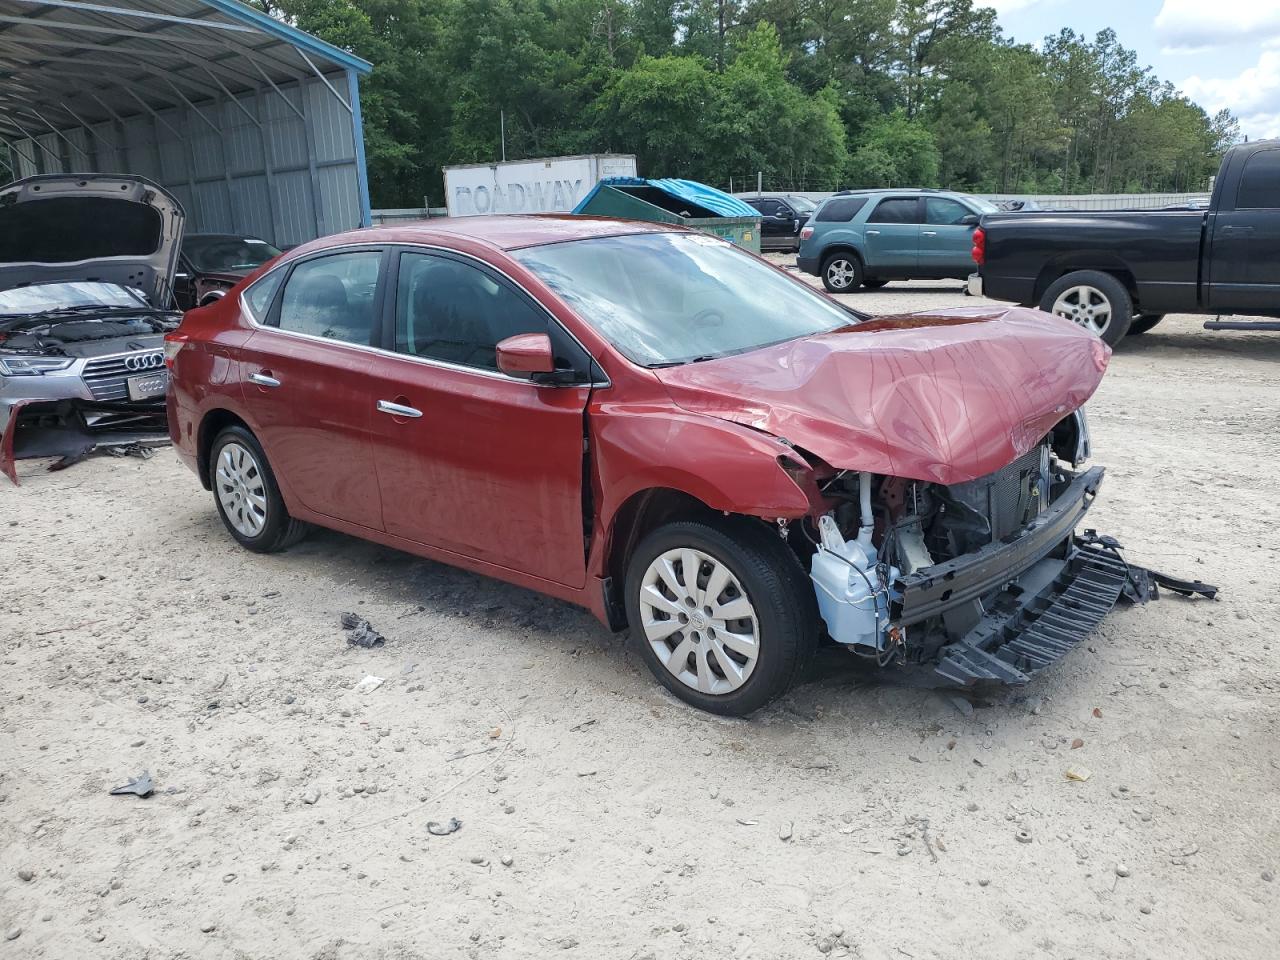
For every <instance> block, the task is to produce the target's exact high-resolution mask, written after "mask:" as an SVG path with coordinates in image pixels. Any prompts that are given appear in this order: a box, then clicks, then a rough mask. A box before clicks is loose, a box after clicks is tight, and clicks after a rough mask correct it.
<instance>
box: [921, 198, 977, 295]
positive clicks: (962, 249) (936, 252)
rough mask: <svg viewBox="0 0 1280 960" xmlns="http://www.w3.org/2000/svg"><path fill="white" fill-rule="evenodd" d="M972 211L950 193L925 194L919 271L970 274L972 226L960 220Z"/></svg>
mask: <svg viewBox="0 0 1280 960" xmlns="http://www.w3.org/2000/svg"><path fill="white" fill-rule="evenodd" d="M972 212H973V211H971V210H970V209H969V208H968V207H966V206H965V205H964V204H962V203H960V202H958V201H956V200H952V199H950V198H948V197H926V198H925V201H924V223H923V224H921V226H920V271H921V274H922V275H923V276H931V277H967V276H968V275H969V274H970V273H972V272H973V271H974V269H975V267H974V263H973V255H972V254H971V253H970V251H971V250H972V249H973V226H972V225H969V224H963V223H960V222H959V221H960V219H961V218H962V217H967V216H969V215H970V214H971V213H972Z"/></svg>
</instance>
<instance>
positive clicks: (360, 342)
mask: <svg viewBox="0 0 1280 960" xmlns="http://www.w3.org/2000/svg"><path fill="white" fill-rule="evenodd" d="M382 259H383V253H382V251H381V250H369V249H360V250H352V251H336V252H333V253H329V254H326V255H324V256H319V257H313V258H309V259H306V260H301V261H299V262H298V263H297V264H296V265H295V266H294V267H293V268H292V269H291V270H290V272H289V275H288V277H287V278H286V279H285V280H284V283H283V289H282V290H281V291H280V292H279V294H278V295H276V293H275V292H274V289H273V286H272V285H271V284H268V283H267V282H266V281H267V280H268V279H269V278H264V280H263V281H261V282H260V283H259V284H258V285H255V287H254V288H253V289H251V290H250V291H249V294H248V296H247V299H248V301H249V303H250V305H251V307H252V308H253V309H254V310H255V311H256V310H259V309H261V308H262V306H263V305H264V303H265V300H270V301H271V304H270V305H269V306H267V308H266V310H265V311H264V312H265V323H264V325H263V326H261V327H259V328H258V329H257V330H255V331H254V333H253V335H252V336H251V337H250V338H249V341H248V343H246V345H245V347H244V348H243V353H242V358H241V360H242V362H241V370H242V372H243V376H244V379H245V382H244V397H245V404H246V407H247V408H248V411H249V414H250V418H251V420H252V423H251V424H250V425H251V426H252V427H253V429H254V432H255V433H256V434H257V436H258V439H259V441H261V443H262V446H263V449H264V450H265V451H266V453H267V459H268V460H269V461H270V463H271V467H272V469H273V470H274V471H275V472H276V474H277V475H278V476H279V478H280V479H281V481H282V482H283V484H284V485H285V486H286V487H287V489H288V490H289V492H290V493H291V494H292V496H293V497H294V498H296V499H297V500H298V501H300V502H301V504H302V506H304V507H306V508H307V509H309V510H313V511H315V512H316V513H319V514H322V515H324V516H327V517H334V518H336V519H339V520H346V521H348V522H350V523H356V524H360V525H361V526H364V527H369V528H371V529H374V530H380V529H382V501H381V497H380V494H379V492H378V482H377V476H376V474H375V472H374V466H373V447H372V443H371V441H370V430H371V426H372V413H371V410H372V407H373V402H374V396H373V385H372V384H371V382H370V380H369V376H368V373H369V368H370V366H371V364H372V363H373V358H374V353H373V351H372V350H371V349H370V346H371V344H372V343H373V342H374V340H375V339H376V337H377V336H378V326H379V324H378V320H379V316H380V309H379V307H378V296H379V294H380V286H379V280H378V278H379V276H380V274H381V272H382V271H381V267H382ZM260 291H265V292H263V298H262V299H260V298H259V296H258V294H259V293H260Z"/></svg>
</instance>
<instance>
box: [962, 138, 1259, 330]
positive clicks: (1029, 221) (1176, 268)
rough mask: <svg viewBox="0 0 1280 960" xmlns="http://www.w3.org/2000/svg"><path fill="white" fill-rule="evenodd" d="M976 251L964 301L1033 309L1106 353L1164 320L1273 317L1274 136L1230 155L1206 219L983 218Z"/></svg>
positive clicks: (1183, 215) (1220, 325)
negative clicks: (980, 298) (978, 298)
mask: <svg viewBox="0 0 1280 960" xmlns="http://www.w3.org/2000/svg"><path fill="white" fill-rule="evenodd" d="M973 251H974V259H975V260H976V261H977V264H978V269H977V272H976V273H975V274H973V276H972V278H971V279H970V281H969V290H970V292H971V293H977V294H984V295H986V296H988V297H993V298H995V299H996V300H1010V301H1013V302H1014V303H1020V304H1025V305H1032V304H1035V305H1038V306H1039V307H1040V309H1041V310H1043V311H1045V312H1046V313H1054V314H1057V315H1058V316H1061V317H1066V318H1067V319H1069V320H1072V321H1074V322H1075V323H1078V324H1080V325H1081V326H1082V327H1084V328H1086V329H1087V330H1089V331H1091V332H1093V333H1096V334H1097V335H1098V336H1100V337H1101V338H1102V339H1103V340H1105V341H1106V342H1107V343H1109V344H1111V345H1113V346H1114V345H1115V344H1117V343H1119V342H1120V341H1121V340H1122V339H1123V338H1124V337H1125V336H1126V335H1127V334H1139V333H1146V332H1147V331H1148V330H1150V329H1151V328H1152V327H1154V326H1155V325H1156V324H1158V323H1159V322H1160V321H1161V320H1162V319H1164V316H1165V314H1166V313H1205V314H1245V315H1249V316H1258V317H1280V270H1277V269H1276V264H1277V263H1280V140H1260V141H1257V142H1255V143H1246V144H1241V145H1240V146H1237V147H1233V148H1232V149H1231V150H1229V151H1227V154H1226V156H1224V157H1223V158H1222V166H1221V168H1220V169H1219V171H1218V176H1217V179H1216V180H1215V181H1214V188H1213V195H1212V197H1211V199H1210V201H1209V209H1208V210H1207V211H1204V210H1195V209H1191V210H1187V209H1182V210H1122V211H1114V212H1088V213H1083V212H1077V213H1061V212H1059V213H1022V214H1017V215H1012V216H1010V215H997V216H984V217H983V218H982V227H981V230H980V231H978V232H977V233H976V234H975V236H974V248H973ZM1205 326H1206V327H1208V328H1210V329H1264V330H1280V323H1276V322H1274V321H1272V322H1265V321H1264V322H1257V321H1217V322H1210V323H1206V324H1205Z"/></svg>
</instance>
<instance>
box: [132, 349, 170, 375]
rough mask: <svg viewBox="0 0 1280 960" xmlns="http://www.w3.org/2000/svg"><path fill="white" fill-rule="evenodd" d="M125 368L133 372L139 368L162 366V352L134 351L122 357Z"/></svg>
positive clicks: (148, 368)
mask: <svg viewBox="0 0 1280 960" xmlns="http://www.w3.org/2000/svg"><path fill="white" fill-rule="evenodd" d="M124 365H125V369H126V370H133V371H135V372H137V371H140V370H155V369H157V368H159V367H163V366H164V354H163V353H135V354H133V355H132V356H129V357H125V358H124Z"/></svg>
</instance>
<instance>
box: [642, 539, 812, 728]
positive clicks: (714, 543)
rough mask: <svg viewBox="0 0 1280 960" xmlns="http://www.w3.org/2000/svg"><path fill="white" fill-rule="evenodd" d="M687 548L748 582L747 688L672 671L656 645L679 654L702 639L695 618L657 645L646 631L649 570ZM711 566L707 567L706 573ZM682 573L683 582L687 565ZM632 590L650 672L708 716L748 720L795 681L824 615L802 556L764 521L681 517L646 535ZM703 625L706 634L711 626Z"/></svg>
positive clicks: (712, 633) (712, 653)
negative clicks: (752, 654)
mask: <svg viewBox="0 0 1280 960" xmlns="http://www.w3.org/2000/svg"><path fill="white" fill-rule="evenodd" d="M684 548H692V549H694V550H697V551H699V552H701V553H703V554H705V555H707V556H708V557H711V558H713V559H714V561H715V562H717V563H720V564H723V565H724V566H725V567H726V568H727V569H728V571H729V573H730V574H732V576H733V578H734V579H736V581H737V583H738V584H740V585H741V590H742V594H743V595H745V597H746V599H747V600H748V601H749V603H750V605H751V607H752V608H753V612H754V614H755V618H754V619H755V626H756V637H757V640H756V644H757V655H756V659H755V665H754V668H753V669H752V670H751V672H750V673H749V675H748V676H747V677H746V679H745V680H744V681H742V683H741V685H740V686H738V687H737V688H736V689H733V690H731V691H729V692H725V693H706V692H703V691H700V690H697V689H695V688H694V687H693V686H690V685H689V684H688V683H686V682H684V681H682V680H681V679H680V678H679V677H677V676H676V675H675V674H674V673H673V672H672V671H671V670H669V669H667V667H666V665H665V664H664V663H663V661H662V660H660V659H659V658H658V654H657V652H656V651H655V649H654V644H667V645H668V646H667V652H668V653H674V652H675V650H677V649H678V647H679V645H680V643H681V642H682V638H683V637H684V636H691V637H697V636H698V633H697V630H696V629H694V627H693V622H692V621H685V622H687V623H688V626H687V627H686V628H684V629H679V628H678V629H677V631H676V633H675V634H674V635H673V636H671V637H669V638H667V639H666V640H663V639H659V640H655V641H653V642H651V641H650V640H649V638H648V637H647V636H646V634H645V630H644V626H643V620H642V613H641V605H640V591H641V588H642V587H643V585H644V578H645V574H646V571H648V569H649V567H650V565H651V564H653V563H654V562H655V561H656V560H657V559H658V558H659V557H661V556H662V555H663V554H664V553H666V552H667V551H670V550H679V549H684ZM708 569H710V568H709V567H707V566H701V567H700V572H699V576H702V575H704V574H703V573H702V571H704V570H708ZM680 570H681V572H680V577H681V579H683V576H684V574H683V564H682V565H681V568H680ZM695 582H696V581H695ZM703 585H704V586H705V584H703ZM728 590H729V591H730V592H726V593H723V594H721V596H725V597H733V596H735V595H736V591H734V590H733V587H732V586H730V587H729V588H728ZM625 591H626V606H627V620H628V622H629V623H630V625H631V636H632V639H633V641H634V642H635V643H636V645H637V646H638V647H639V648H640V653H641V656H642V657H643V658H644V661H645V663H646V664H648V666H649V669H650V670H651V671H652V672H653V674H654V676H655V677H657V678H658V680H659V682H661V683H662V684H663V686H665V687H666V688H667V689H668V690H670V691H671V692H672V693H674V694H675V695H676V696H677V697H679V698H680V699H681V700H683V701H685V702H686V703H688V704H691V705H692V706H695V707H697V708H698V709H700V710H706V711H707V712H709V713H717V714H721V715H722V716H730V717H741V716H746V715H747V714H749V713H751V712H752V711H754V710H758V709H759V708H760V707H762V706H764V705H765V704H766V703H768V702H769V701H771V700H773V699H774V698H776V697H778V696H780V695H781V694H783V693H784V692H785V691H786V690H787V689H788V688H789V687H790V686H791V685H792V684H793V683H794V682H795V681H796V679H797V678H798V677H799V676H800V675H801V673H802V672H803V670H804V668H805V667H806V666H807V665H808V663H809V661H810V659H811V658H812V655H813V651H814V650H815V649H816V648H817V645H818V636H819V614H818V605H817V600H816V599H815V597H814V593H813V587H812V586H811V585H810V584H809V580H808V578H807V577H806V576H805V574H804V571H803V570H802V569H801V567H800V562H799V560H798V559H797V558H796V555H795V553H794V552H792V550H791V549H790V547H788V546H787V545H786V543H785V542H784V541H783V540H782V538H781V537H779V535H778V534H777V532H776V531H774V530H771V529H770V528H769V527H767V526H766V525H765V524H763V523H761V522H759V521H752V520H746V519H741V518H738V519H731V518H726V519H720V518H716V519H714V520H711V521H707V522H702V521H680V522H677V523H670V524H666V525H665V526H662V527H659V528H658V529H657V530H655V531H653V532H652V533H650V534H649V535H648V536H646V537H645V538H644V540H642V541H641V542H640V544H639V545H638V546H637V547H636V549H635V552H634V553H633V554H632V556H631V560H630V562H629V563H628V565H627V574H626V586H625ZM707 599H709V600H710V599H711V598H707ZM712 602H714V601H712ZM727 602H729V601H726V603H727ZM705 609H710V608H709V607H708V608H705ZM701 629H703V630H704V631H706V627H702V628H701ZM707 633H708V638H704V639H703V640H702V641H701V642H702V643H705V644H708V645H709V644H710V643H711V640H710V639H709V638H710V637H714V636H715V631H714V630H710V631H707ZM673 647H674V649H673ZM691 649H695V648H691ZM704 649H705V650H710V653H707V654H705V657H706V658H707V659H708V660H711V659H713V658H714V657H715V656H717V653H716V649H715V648H711V647H710V646H708V647H706V648H704ZM696 659H697V658H696V655H695V654H694V653H690V654H689V656H688V658H687V662H693V663H695V665H696ZM716 668H717V669H719V670H720V674H719V675H720V676H721V677H724V669H723V667H720V666H719V665H718V664H717V665H716Z"/></svg>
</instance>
